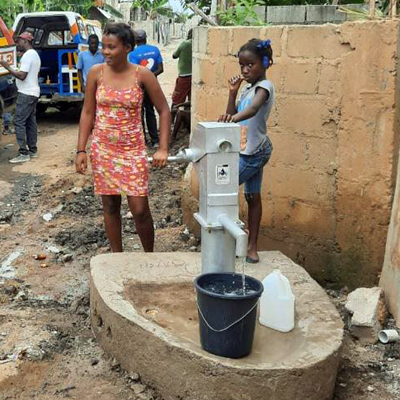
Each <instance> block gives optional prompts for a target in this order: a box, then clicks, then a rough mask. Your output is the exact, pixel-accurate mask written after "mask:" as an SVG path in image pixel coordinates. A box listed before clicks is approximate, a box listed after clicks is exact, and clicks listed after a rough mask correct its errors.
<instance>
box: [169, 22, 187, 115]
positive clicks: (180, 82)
mask: <svg viewBox="0 0 400 400" xmlns="http://www.w3.org/2000/svg"><path fill="white" fill-rule="evenodd" d="M172 58H175V59H176V58H178V59H179V60H178V78H177V79H176V82H175V89H174V92H173V93H172V107H171V111H172V121H174V118H175V115H176V112H177V106H178V105H180V104H183V103H185V102H186V99H187V100H188V101H189V102H190V95H191V88H192V30H191V29H190V30H189V32H188V35H187V40H184V41H183V42H182V43H181V44H180V45H179V47H178V48H177V49H176V50H175V52H174V54H172Z"/></svg>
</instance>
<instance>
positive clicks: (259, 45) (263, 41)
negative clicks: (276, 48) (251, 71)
mask: <svg viewBox="0 0 400 400" xmlns="http://www.w3.org/2000/svg"><path fill="white" fill-rule="evenodd" d="M268 46H271V40H269V39H267V40H262V41H261V43H260V44H258V45H257V47H258V48H259V49H263V48H265V47H268Z"/></svg>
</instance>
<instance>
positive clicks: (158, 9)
mask: <svg viewBox="0 0 400 400" xmlns="http://www.w3.org/2000/svg"><path fill="white" fill-rule="evenodd" d="M132 8H143V10H145V11H146V14H147V15H148V16H149V18H150V19H155V18H156V17H157V15H162V16H165V17H169V18H173V17H174V16H175V14H174V11H173V10H172V8H171V7H170V6H169V5H168V0H134V2H133V3H132Z"/></svg>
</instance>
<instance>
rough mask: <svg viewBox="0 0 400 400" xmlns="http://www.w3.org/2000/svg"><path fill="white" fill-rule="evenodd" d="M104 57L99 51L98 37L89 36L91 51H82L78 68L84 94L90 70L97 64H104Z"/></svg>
mask: <svg viewBox="0 0 400 400" xmlns="http://www.w3.org/2000/svg"><path fill="white" fill-rule="evenodd" d="M103 63H104V56H103V54H102V52H101V51H100V50H99V38H98V37H97V36H96V35H90V36H89V50H86V51H81V52H80V53H79V56H78V62H77V64H76V68H77V69H78V75H79V80H80V81H81V83H82V92H84V91H85V88H86V81H87V76H88V73H89V71H90V68H92V67H93V65H96V64H103Z"/></svg>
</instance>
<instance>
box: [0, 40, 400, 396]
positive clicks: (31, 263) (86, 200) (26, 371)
mask: <svg viewBox="0 0 400 400" xmlns="http://www.w3.org/2000/svg"><path fill="white" fill-rule="evenodd" d="M176 45H177V42H174V43H172V45H170V46H168V47H167V48H166V49H164V50H163V54H164V57H165V71H166V72H165V73H164V74H163V75H161V77H160V81H161V84H162V86H163V88H164V90H165V92H166V94H167V95H168V96H170V94H171V92H172V89H173V84H174V79H175V76H176V62H175V61H172V60H171V57H170V55H171V53H172V50H173V49H174V48H175V47H176ZM39 130H40V135H39V145H38V147H39V157H38V158H37V159H34V160H31V161H30V162H28V163H25V164H22V165H17V166H15V165H14V166H12V165H11V164H9V163H8V159H9V158H11V157H13V156H14V155H15V153H16V145H15V144H14V143H15V137H14V136H2V137H1V142H0V400H6V399H7V400H11V399H18V400H19V399H21V400H27V399H35V400H50V399H51V400H54V399H63V398H71V399H79V400H92V399H95V398H96V399H97V400H117V399H118V400H120V399H124V400H125V399H126V400H129V399H132V400H136V399H148V400H150V399H162V393H156V392H155V391H154V390H153V389H152V388H150V387H147V386H146V385H144V384H142V382H141V381H140V376H139V375H138V374H137V373H132V372H131V373H127V372H125V371H123V370H122V369H121V368H120V366H119V365H118V363H117V362H116V361H115V360H109V359H107V358H106V357H105V356H104V354H103V351H102V349H101V348H100V347H99V346H98V345H97V343H96V342H95V341H94V339H93V335H92V332H91V328H90V322H89V296H88V293H89V288H88V276H89V261H90V258H91V257H92V256H94V255H96V254H101V253H104V252H109V251H110V248H109V245H108V242H107V239H106V236H105V233H104V228H103V222H102V211H101V204H100V201H99V199H98V198H97V197H95V196H94V194H93V188H92V184H91V177H90V174H88V175H86V176H78V175H77V174H76V173H75V172H74V165H73V162H74V150H75V146H76V138H77V118H76V116H75V115H74V114H73V113H60V112H57V111H55V110H50V111H49V112H48V113H47V114H46V115H45V117H44V118H42V119H40V120H39ZM187 142H188V135H187V134H181V136H180V137H179V138H178V140H177V141H176V142H175V143H174V144H173V146H172V148H171V151H170V153H171V154H175V153H176V152H177V151H178V149H179V148H180V147H185V146H186V145H187ZM150 152H151V151H150ZM183 173H184V170H183V167H181V166H178V165H173V164H171V165H168V166H167V168H166V169H164V170H163V171H152V173H151V181H150V203H151V209H152V212H153V218H154V223H155V227H156V251H171V252H172V251H198V250H199V241H198V239H197V238H195V237H194V236H193V235H191V234H190V232H189V231H188V230H187V229H186V227H185V226H183V225H182V215H181V208H180V205H181V178H182V175H183ZM122 215H123V229H124V247H125V250H127V251H141V246H140V242H139V239H138V236H137V234H136V231H135V227H134V224H133V221H132V219H131V218H130V215H129V213H128V208H127V205H126V201H125V202H124V203H123V212H122ZM38 255H43V256H45V258H44V259H43V260H36V259H35V256H38ZM40 258H41V257H40ZM328 294H329V295H330V297H331V299H332V301H333V302H334V303H335V305H336V306H337V308H338V310H339V311H340V313H341V315H342V317H343V319H344V321H345V323H346V332H345V340H344V345H343V351H342V362H341V367H340V370H339V374H338V378H337V386H336V390H335V396H334V399H335V400H355V399H357V400H394V399H399V398H400V345H399V344H391V345H382V344H376V345H370V346H364V345H361V344H359V343H358V342H357V341H356V340H354V339H353V338H352V337H351V336H350V335H349V332H348V329H347V323H348V315H347V314H346V312H345V311H344V302H345V300H346V295H347V292H346V289H345V288H344V289H343V290H342V291H332V290H328ZM391 325H393V321H392V320H389V321H388V326H391ZM221 400H223V399H221ZM296 400H297V399H296Z"/></svg>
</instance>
